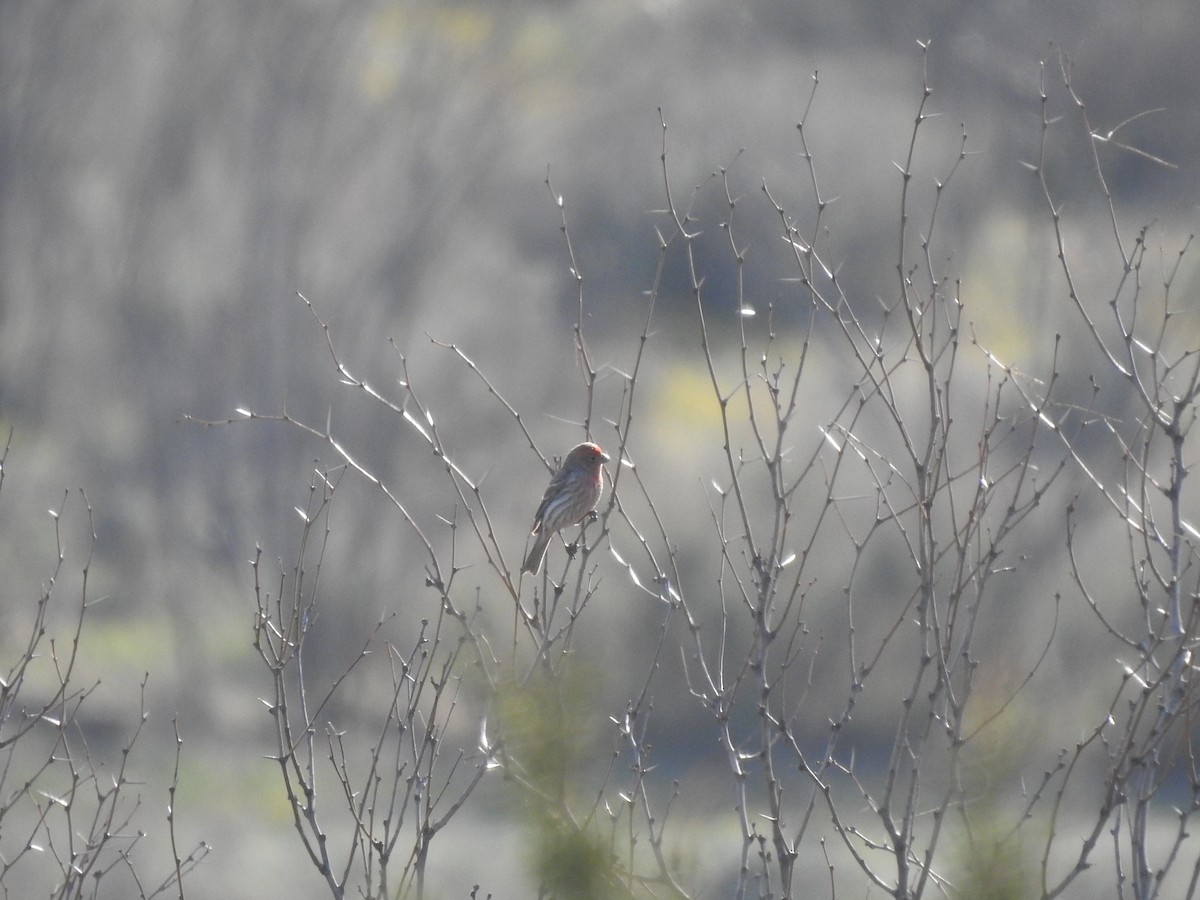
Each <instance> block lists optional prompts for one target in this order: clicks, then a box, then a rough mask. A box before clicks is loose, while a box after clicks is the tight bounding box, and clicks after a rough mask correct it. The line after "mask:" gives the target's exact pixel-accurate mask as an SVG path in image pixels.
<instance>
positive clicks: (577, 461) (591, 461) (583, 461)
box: [563, 443, 608, 472]
mask: <svg viewBox="0 0 1200 900" xmlns="http://www.w3.org/2000/svg"><path fill="white" fill-rule="evenodd" d="M606 462H608V454H607V453H605V452H604V451H603V450H601V449H600V448H599V446H597V445H596V444H590V443H589V444H580V445H579V446H577V447H573V448H571V452H570V453H568V454H567V458H566V459H565V460H563V467H564V468H566V467H570V468H575V469H587V470H588V471H592V472H594V471H596V470H597V469H599V468H600V467H601V466H602V465H604V464H605V463H606Z"/></svg>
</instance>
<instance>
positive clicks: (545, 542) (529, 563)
mask: <svg viewBox="0 0 1200 900" xmlns="http://www.w3.org/2000/svg"><path fill="white" fill-rule="evenodd" d="M550 535H551V532H549V531H547V530H545V529H543V530H542V531H539V532H538V533H537V535H536V536H535V537H534V539H533V546H532V547H530V548H529V555H528V556H526V557H525V565H523V566H521V571H522V572H528V573H529V574H530V575H536V574H537V573H538V571H539V570H540V569H541V568H542V559H543V558H544V557H545V556H546V547H548V546H549V545H550Z"/></svg>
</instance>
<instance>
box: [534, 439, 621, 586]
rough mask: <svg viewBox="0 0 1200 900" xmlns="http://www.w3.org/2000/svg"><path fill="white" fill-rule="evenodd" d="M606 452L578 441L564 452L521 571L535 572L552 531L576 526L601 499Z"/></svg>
mask: <svg viewBox="0 0 1200 900" xmlns="http://www.w3.org/2000/svg"><path fill="white" fill-rule="evenodd" d="M606 462H608V454H607V453H605V452H604V451H603V450H601V449H600V448H599V447H597V446H596V445H595V444H580V445H579V446H578V447H575V448H573V449H572V450H571V452H570V453H568V454H567V458H566V459H564V460H563V464H562V467H561V468H560V469H559V470H558V471H557V472H555V473H554V477H553V478H551V479H550V486H549V487H547V488H546V493H545V494H543V495H542V502H541V505H540V506H538V508H537V512H536V513H534V516H533V530H532V531H531V532H530V534H532V535H535V536H536V537H535V538H534V541H533V546H532V547H531V548H530V550H529V555H528V556H527V557H525V565H523V566H521V571H522V572H529V573H530V574H533V575H536V574H537V573H538V570H539V569H540V568H541V567H542V558H543V557H545V555H546V545H548V544H549V543H550V538H552V537H553V536H554V534H555V532H558V531H562V529H564V528H567V527H569V526H571V525H578V524H579V523H580V522H582V521H583V520H584V519H585V518H587V515H588V513H590V512H591V511H592V510H593V509H594V508H595V506H596V504H597V503H598V502H599V500H600V494H601V492H602V491H603V490H604V463H606Z"/></svg>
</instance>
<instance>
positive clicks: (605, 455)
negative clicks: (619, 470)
mask: <svg viewBox="0 0 1200 900" xmlns="http://www.w3.org/2000/svg"><path fill="white" fill-rule="evenodd" d="M600 458H601V459H602V460H604V461H605V462H609V461H610V460H611V459H612V457H611V456H609V455H608V454H607V453H605V452H604V451H603V450H601V451H600Z"/></svg>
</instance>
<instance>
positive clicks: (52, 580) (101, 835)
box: [0, 432, 209, 898]
mask: <svg viewBox="0 0 1200 900" xmlns="http://www.w3.org/2000/svg"><path fill="white" fill-rule="evenodd" d="M11 440H12V435H11V432H10V434H9V438H8V441H7V442H6V444H5V446H4V449H3V452H2V453H0V488H2V487H3V483H4V478H5V475H6V469H5V464H6V462H7V459H8V451H9V447H10V446H11ZM80 497H81V500H82V501H83V504H84V507H85V513H84V521H85V522H86V525H87V534H88V539H87V546H86V549H85V551H84V554H83V555H84V562H83V565H82V569H81V570H80V580H79V588H78V591H79V595H78V598H77V600H76V601H75V602H74V603H70V602H66V601H63V600H61V599H59V588H60V586H61V585H62V583H63V581H64V580H65V579H66V578H67V575H68V570H67V569H66V566H67V560H68V552H67V547H66V544H65V540H64V534H63V517H64V513H65V510H66V506H67V496H65V495H64V497H63V500H62V503H61V504H60V505H59V506H58V508H57V509H52V510H51V511H50V516H51V519H52V520H53V523H54V546H55V549H56V561H55V564H54V568H53V571H52V572H51V573H50V576H49V578H48V579H47V580H46V581H45V582H44V584H43V586H42V590H41V593H40V596H39V597H38V598H37V602H36V603H35V604H33V605H32V606H31V605H29V604H28V603H27V602H22V598H19V597H10V598H8V603H9V605H10V611H9V613H8V619H9V621H8V622H7V623H6V630H7V633H8V638H7V639H6V640H5V641H4V647H3V653H4V657H5V660H6V661H5V663H4V669H3V675H2V677H0V835H2V837H0V890H2V891H3V895H4V896H5V897H9V896H15V897H28V896H31V895H32V894H33V893H35V892H36V893H37V894H38V895H39V896H50V897H62V898H67V897H71V898H74V897H96V896H115V895H116V893H117V892H121V894H122V895H123V896H129V897H143V898H150V897H166V896H177V897H179V898H183V896H184V878H185V877H186V876H187V875H188V874H190V873H191V872H192V870H194V869H195V868H196V866H197V865H199V864H200V862H201V861H202V860H203V859H204V858H205V856H207V854H208V849H209V848H208V846H207V845H206V844H204V843H201V844H199V845H198V846H197V847H196V848H195V849H193V850H192V851H190V852H189V853H187V855H182V854H181V853H180V851H179V849H178V847H177V844H176V840H175V809H174V797H175V790H176V786H177V785H178V781H179V752H180V747H181V743H182V742H181V741H180V740H179V733H178V730H176V733H175V736H176V742H175V748H176V749H175V764H174V770H173V774H172V780H171V784H170V786H169V788H168V791H169V794H170V798H171V801H170V804H169V805H168V808H167V816H166V818H167V831H168V836H169V844H170V848H171V853H172V856H173V859H174V864H173V866H171V868H170V870H169V872H168V873H167V874H166V875H165V876H158V877H157V878H155V879H150V880H148V876H147V875H146V868H147V867H146V866H145V864H144V863H140V862H139V861H138V860H137V858H136V856H137V854H136V849H137V848H138V846H139V845H140V844H141V843H142V842H143V840H144V838H145V836H146V832H145V831H144V830H143V828H144V827H145V820H146V811H145V810H144V809H143V808H142V797H141V791H142V786H141V782H140V781H138V780H137V777H136V775H135V774H134V771H133V769H132V766H131V757H132V756H133V753H134V748H135V745H136V744H137V743H138V740H139V738H140V736H141V733H142V727H143V725H144V724H145V721H146V704H145V690H146V680H145V679H143V681H142V684H141V696H140V697H139V698H138V706H137V721H136V724H135V725H134V727H133V729H132V731H131V732H130V733H129V735H128V736H127V737H126V738H125V739H124V742H123V743H122V744H121V745H120V748H119V756H118V758H117V759H116V761H115V762H108V761H107V760H105V758H104V756H103V753H104V752H106V751H105V750H103V749H100V748H97V747H95V746H94V745H93V744H92V743H91V742H90V741H89V737H88V735H89V730H90V729H89V727H88V715H87V713H88V708H89V702H91V703H92V704H94V702H95V697H94V695H95V693H96V691H97V690H98V688H99V682H86V681H84V680H83V678H82V677H81V676H80V674H79V671H78V663H79V661H80V654H81V652H82V643H83V638H84V632H85V626H86V621H87V616H88V609H89V606H90V605H91V603H92V602H94V601H93V600H92V599H91V597H90V595H89V593H88V580H89V574H90V571H91V565H92V551H93V548H94V546H95V542H96V533H95V527H94V524H93V515H92V509H91V507H90V505H88V503H87V497H86V495H84V494H83V493H82V492H81V493H80ZM26 614H28V615H27V621H23V622H18V621H16V620H17V619H18V618H26Z"/></svg>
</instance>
